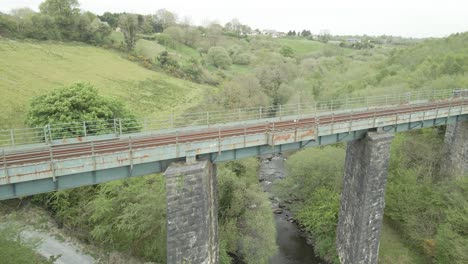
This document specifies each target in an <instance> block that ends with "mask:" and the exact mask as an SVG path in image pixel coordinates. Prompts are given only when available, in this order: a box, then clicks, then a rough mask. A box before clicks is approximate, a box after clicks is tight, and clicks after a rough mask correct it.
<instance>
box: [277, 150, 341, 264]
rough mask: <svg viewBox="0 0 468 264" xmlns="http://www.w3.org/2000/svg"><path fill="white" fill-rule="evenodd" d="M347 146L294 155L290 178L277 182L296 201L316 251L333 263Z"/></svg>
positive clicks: (284, 195) (284, 194)
mask: <svg viewBox="0 0 468 264" xmlns="http://www.w3.org/2000/svg"><path fill="white" fill-rule="evenodd" d="M344 154H345V153H344V149H343V148H340V147H326V148H324V149H307V150H303V151H300V152H297V153H296V154H294V155H292V156H291V157H290V158H289V160H288V161H287V163H286V166H287V170H288V177H287V178H286V179H284V180H282V181H280V182H279V183H277V184H276V185H275V189H274V190H275V192H276V193H278V194H279V195H280V197H281V198H282V199H285V200H296V201H297V202H295V203H294V205H293V208H291V209H293V212H294V213H295V216H296V218H297V220H298V221H299V222H300V223H301V225H303V226H304V229H305V230H306V231H307V232H308V233H309V234H311V236H312V238H313V241H314V248H315V251H316V254H317V255H319V256H320V257H322V258H324V259H326V260H327V261H330V262H333V263H339V262H337V261H338V260H337V258H336V252H335V230H336V225H337V222H338V211H339V206H340V199H339V197H340V192H341V177H342V176H343V163H344Z"/></svg>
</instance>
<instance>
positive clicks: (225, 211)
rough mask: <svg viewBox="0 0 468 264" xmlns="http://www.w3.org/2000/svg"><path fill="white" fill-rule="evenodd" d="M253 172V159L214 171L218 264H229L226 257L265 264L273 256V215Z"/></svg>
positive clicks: (275, 248)
mask: <svg viewBox="0 0 468 264" xmlns="http://www.w3.org/2000/svg"><path fill="white" fill-rule="evenodd" d="M257 169H258V162H257V161H256V160H255V159H247V160H243V161H241V162H228V163H226V164H222V165H220V166H219V167H218V199H219V203H218V204H219V209H218V210H219V211H218V214H219V216H218V220H219V237H220V256H221V262H220V263H222V264H228V263H231V260H230V259H229V257H228V253H230V254H234V255H236V256H237V257H239V258H241V259H242V260H243V261H244V263H247V264H250V263H252V264H253V263H255V264H257V263H268V261H269V259H270V258H271V257H272V256H273V255H274V254H276V250H277V246H276V240H275V238H276V230H275V224H274V220H273V215H272V213H271V209H270V204H269V202H268V198H267V196H266V195H265V193H264V192H263V191H261V189H260V186H259V185H258V178H257ZM259 245H261V246H259Z"/></svg>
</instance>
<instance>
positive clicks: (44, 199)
mask: <svg viewBox="0 0 468 264" xmlns="http://www.w3.org/2000/svg"><path fill="white" fill-rule="evenodd" d="M165 197H166V196H165V189H164V177H163V176H162V175H153V176H147V177H138V178H135V179H130V180H123V181H113V182H109V183H106V184H102V185H99V186H96V187H82V188H75V189H72V190H65V191H58V192H54V193H51V194H45V195H38V196H36V197H35V201H36V202H40V203H42V204H44V205H45V206H47V207H48V208H49V210H51V211H52V212H53V214H54V216H55V218H56V219H57V220H58V221H59V223H61V224H62V225H64V226H66V227H67V228H68V229H69V230H71V231H72V232H74V234H75V235H76V236H78V237H79V238H81V239H83V240H88V241H90V240H92V241H95V242H97V243H99V244H101V245H103V246H104V247H106V248H109V249H110V250H118V251H122V252H127V253H129V254H131V255H134V256H137V257H140V258H142V259H144V260H148V261H153V262H156V263H165V258H166V201H165Z"/></svg>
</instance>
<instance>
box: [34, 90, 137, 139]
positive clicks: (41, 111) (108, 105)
mask: <svg viewBox="0 0 468 264" xmlns="http://www.w3.org/2000/svg"><path fill="white" fill-rule="evenodd" d="M116 118H122V119H127V120H132V121H131V122H127V123H128V124H130V123H133V124H134V125H135V123H136V121H134V116H133V115H132V114H131V113H130V112H129V111H127V109H126V108H125V107H124V104H123V103H122V102H120V101H116V100H111V99H108V98H105V97H102V96H100V95H99V93H98V90H97V89H96V88H95V87H94V86H92V85H91V84H89V83H75V84H73V85H70V86H66V87H62V88H58V89H55V90H52V91H51V92H49V93H47V94H44V95H41V96H39V97H36V98H34V99H33V100H32V102H31V106H30V108H29V111H28V113H27V119H26V123H27V124H28V125H29V126H45V125H47V124H57V123H73V122H80V123H81V122H83V121H93V126H91V127H88V128H87V131H88V134H94V133H96V132H97V130H98V129H99V131H100V132H102V131H104V132H106V131H107V132H109V133H112V132H114V122H113V119H116ZM82 131H83V125H79V126H77V127H73V126H68V127H67V128H63V129H62V130H60V131H58V130H54V132H55V133H56V134H57V135H58V136H59V137H66V136H75V135H82ZM123 131H128V129H127V128H125V127H123Z"/></svg>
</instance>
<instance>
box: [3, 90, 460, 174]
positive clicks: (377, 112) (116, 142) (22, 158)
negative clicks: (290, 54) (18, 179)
mask: <svg viewBox="0 0 468 264" xmlns="http://www.w3.org/2000/svg"><path fill="white" fill-rule="evenodd" d="M467 104H468V100H467V99H463V100H451V101H450V100H449V101H447V100H445V101H438V102H430V103H427V104H421V105H401V106H399V107H391V108H380V109H372V110H368V111H360V112H352V113H341V114H330V115H325V116H319V117H318V116H317V117H315V116H314V117H305V118H303V119H299V120H294V119H290V120H285V121H277V122H265V123H264V124H258V125H244V126H234V127H220V128H207V129H204V130H197V131H187V132H181V133H178V134H163V135H149V136H139V137H134V138H132V137H125V138H121V139H109V140H102V141H94V142H83V143H74V144H63V145H49V146H44V147H37V148H35V149H29V150H17V151H11V152H9V153H5V154H4V155H3V157H1V158H2V159H3V160H0V164H2V163H3V164H2V165H3V166H4V167H9V166H16V165H24V164H34V163H39V162H47V161H51V160H62V159H68V158H77V157H81V156H90V155H97V154H108V153H115V152H122V151H128V150H129V149H130V150H131V149H140V148H150V147H158V146H164V145H172V144H180V143H187V142H195V141H203V140H209V139H222V138H226V137H233V136H243V135H251V134H263V133H267V132H274V131H282V130H292V129H297V128H305V127H313V126H316V125H318V124H331V123H340V122H349V121H355V120H361V119H369V118H376V117H383V116H391V115H398V114H408V113H414V112H420V111H427V110H436V109H439V108H447V107H453V106H460V105H467Z"/></svg>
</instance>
